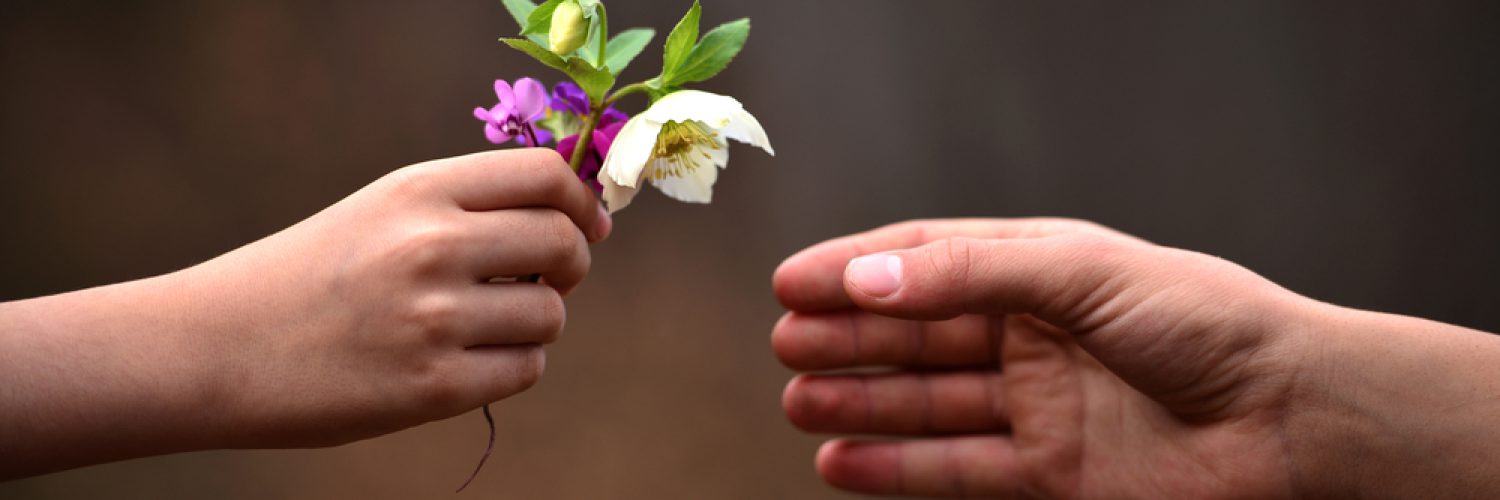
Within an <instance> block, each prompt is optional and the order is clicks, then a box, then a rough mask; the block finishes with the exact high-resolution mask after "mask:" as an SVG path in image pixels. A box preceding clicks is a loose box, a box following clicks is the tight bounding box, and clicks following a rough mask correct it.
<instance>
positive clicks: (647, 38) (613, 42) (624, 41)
mask: <svg viewBox="0 0 1500 500" xmlns="http://www.w3.org/2000/svg"><path fill="white" fill-rule="evenodd" d="M655 37H656V30H654V29H651V28H635V29H629V30H625V31H624V32H623V33H620V34H618V35H615V37H614V38H612V39H610V41H609V49H608V54H609V57H608V58H606V59H605V61H604V65H605V66H607V67H609V70H610V72H613V73H614V74H615V75H616V76H619V74H620V72H622V71H625V67H626V66H629V65H630V61H633V60H635V56H638V55H640V54H641V51H642V50H645V49H646V46H647V45H650V44H651V39H652V38H655Z"/></svg>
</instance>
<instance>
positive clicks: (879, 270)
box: [844, 255, 901, 298]
mask: <svg viewBox="0 0 1500 500" xmlns="http://www.w3.org/2000/svg"><path fill="white" fill-rule="evenodd" d="M844 274H845V276H848V279H849V284H851V285H854V288H858V289H859V291H861V292H864V293H865V294H866V295H869V296H871V297H875V298H884V297H889V296H890V295H891V294H893V293H896V290H897V289H900V288H901V258H900V257H897V256H895V255H866V256H864V257H860V258H858V259H854V260H852V261H850V262H849V267H848V268H847V269H846V270H845V272H844Z"/></svg>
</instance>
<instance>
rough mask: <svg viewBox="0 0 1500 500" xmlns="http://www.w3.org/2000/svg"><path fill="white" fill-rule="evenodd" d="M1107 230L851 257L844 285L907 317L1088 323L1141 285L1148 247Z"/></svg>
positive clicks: (874, 308)
mask: <svg viewBox="0 0 1500 500" xmlns="http://www.w3.org/2000/svg"><path fill="white" fill-rule="evenodd" d="M1147 248H1150V247H1147V246H1145V245H1140V244H1138V243H1135V242H1130V241H1117V240H1116V239H1114V238H1109V237H1105V236H1097V235H1088V234H1072V235H1062V236H1056V237H1047V238H1033V239H975V238H948V239H942V240H938V241H935V242H932V243H929V244H927V245H924V246H920V247H916V248H911V249H906V250H897V251H891V252H883V253H878V254H872V255H866V256H863V257H859V258H856V259H854V260H852V261H850V262H849V265H848V267H847V268H845V272H844V288H845V291H846V292H847V293H848V295H849V297H850V299H852V300H853V301H854V303H855V304H856V305H858V306H859V307H860V308H861V309H864V310H866V311H870V312H874V313H877V314H883V315H887V316H894V317H900V318H907V319H920V320H940V319H948V318H952V317H955V316H958V315H961V314H1011V313H1026V314H1031V315H1034V316H1036V317H1038V318H1040V319H1042V320H1044V321H1047V322H1048V323H1052V324H1053V325H1056V326H1058V327H1061V328H1064V329H1068V330H1075V329H1080V328H1086V327H1087V326H1088V325H1087V324H1086V323H1087V322H1088V321H1089V319H1090V316H1091V313H1093V312H1094V311H1096V310H1098V309H1099V308H1100V307H1101V306H1103V305H1105V304H1106V303H1107V302H1108V301H1109V300H1110V299H1111V298H1112V297H1116V296H1119V295H1121V294H1123V293H1124V292H1126V291H1127V289H1129V288H1131V287H1136V286H1141V285H1143V284H1144V283H1142V280H1143V279H1144V278H1146V277H1147V276H1148V274H1149V273H1145V272H1142V270H1141V269H1139V267H1140V262H1139V261H1140V259H1139V258H1138V257H1136V254H1137V253H1139V252H1140V251H1142V250H1143V249H1147Z"/></svg>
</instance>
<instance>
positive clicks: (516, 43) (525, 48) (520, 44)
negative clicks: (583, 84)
mask: <svg viewBox="0 0 1500 500" xmlns="http://www.w3.org/2000/svg"><path fill="white" fill-rule="evenodd" d="M500 41H502V42H505V44H506V45H509V46H510V48H512V49H516V50H519V51H521V52H522V53H524V54H526V55H528V56H531V57H533V58H535V59H536V60H538V61H541V62H542V64H545V65H547V67H549V68H553V69H558V70H562V71H568V63H567V61H564V60H563V58H562V57H560V56H558V55H557V54H553V53H552V51H550V50H547V48H546V47H543V46H541V44H538V43H536V42H533V41H531V40H527V39H525V38H501V39H500Z"/></svg>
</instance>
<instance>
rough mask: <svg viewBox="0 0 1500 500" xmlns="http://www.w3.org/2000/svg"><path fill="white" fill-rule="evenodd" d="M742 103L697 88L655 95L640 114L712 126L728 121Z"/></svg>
mask: <svg viewBox="0 0 1500 500" xmlns="http://www.w3.org/2000/svg"><path fill="white" fill-rule="evenodd" d="M744 109H745V107H744V106H742V105H740V102H739V101H736V100H734V98H733V97H729V96H722V95H718V94H712V93H708V92H704V91H701V90H679V91H676V92H673V93H671V94H667V96H666V97H663V98H661V99H657V101H656V103H655V104H652V105H651V109H647V110H646V112H645V113H642V114H641V116H644V117H646V118H647V119H649V120H651V121H655V122H657V123H666V122H686V121H699V122H703V123H704V124H706V125H708V126H709V127H712V128H716V129H717V128H723V127H724V126H726V125H728V124H729V122H730V121H731V119H732V118H733V116H734V112H735V111H744Z"/></svg>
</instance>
